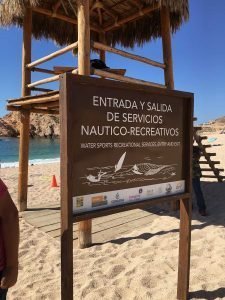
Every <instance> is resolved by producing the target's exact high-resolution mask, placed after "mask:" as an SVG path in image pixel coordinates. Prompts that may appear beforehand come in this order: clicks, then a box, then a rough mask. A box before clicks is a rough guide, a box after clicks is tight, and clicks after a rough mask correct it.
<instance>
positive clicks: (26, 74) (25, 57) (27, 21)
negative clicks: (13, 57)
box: [22, 8, 32, 96]
mask: <svg viewBox="0 0 225 300" xmlns="http://www.w3.org/2000/svg"><path fill="white" fill-rule="evenodd" d="M31 39H32V11H31V9H29V8H26V11H25V15H24V21H23V48H22V96H27V95H30V90H29V88H27V84H28V83H30V81H31V72H30V70H28V69H26V65H27V64H29V63H30V62H31V43H32V41H31Z"/></svg>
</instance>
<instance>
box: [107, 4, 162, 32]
mask: <svg viewBox="0 0 225 300" xmlns="http://www.w3.org/2000/svg"><path fill="white" fill-rule="evenodd" d="M159 8H160V5H159V4H157V5H154V6H148V7H145V8H143V9H141V10H139V11H138V12H136V13H134V14H133V15H131V16H129V17H126V18H124V19H121V20H117V22H115V23H114V24H112V25H109V26H107V27H105V28H104V31H110V30H113V29H116V28H118V27H119V26H121V25H124V24H126V23H128V22H130V21H134V20H137V19H139V18H142V17H143V15H146V14H148V13H150V12H152V11H154V10H157V9H159Z"/></svg>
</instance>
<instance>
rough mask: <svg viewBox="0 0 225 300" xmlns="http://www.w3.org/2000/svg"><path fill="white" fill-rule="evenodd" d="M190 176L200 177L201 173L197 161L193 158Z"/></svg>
mask: <svg viewBox="0 0 225 300" xmlns="http://www.w3.org/2000/svg"><path fill="white" fill-rule="evenodd" d="M192 176H193V178H200V177H202V171H201V168H200V164H199V159H198V158H197V157H195V156H193V158H192Z"/></svg>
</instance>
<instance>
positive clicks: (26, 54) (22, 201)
mask: <svg viewBox="0 0 225 300" xmlns="http://www.w3.org/2000/svg"><path fill="white" fill-rule="evenodd" d="M31 43H32V11H31V9H30V8H26V9H25V15H24V19H23V48H22V96H27V95H30V90H29V88H28V87H27V84H28V83H30V81H31V72H30V70H27V69H26V64H27V63H29V62H30V61H31ZM20 122H21V123H20V144H19V179H18V206H19V211H24V210H26V209H27V186H28V160H29V127H30V113H29V112H27V111H21V113H20Z"/></svg>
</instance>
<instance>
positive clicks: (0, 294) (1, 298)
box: [0, 288, 8, 300]
mask: <svg viewBox="0 0 225 300" xmlns="http://www.w3.org/2000/svg"><path fill="white" fill-rule="evenodd" d="M7 291H8V290H7V289H1V288H0V300H6V295H7Z"/></svg>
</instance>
